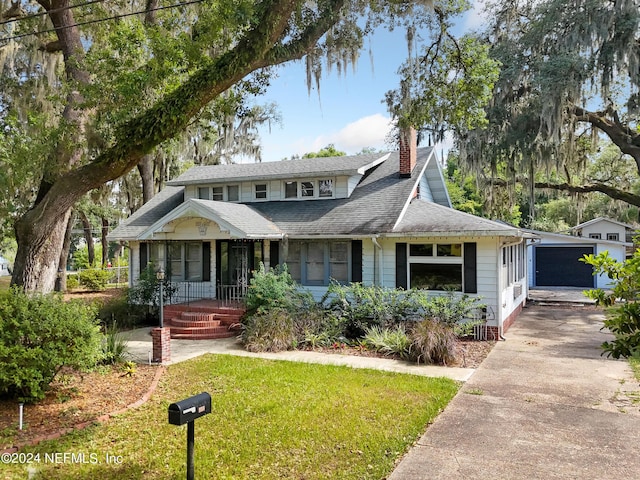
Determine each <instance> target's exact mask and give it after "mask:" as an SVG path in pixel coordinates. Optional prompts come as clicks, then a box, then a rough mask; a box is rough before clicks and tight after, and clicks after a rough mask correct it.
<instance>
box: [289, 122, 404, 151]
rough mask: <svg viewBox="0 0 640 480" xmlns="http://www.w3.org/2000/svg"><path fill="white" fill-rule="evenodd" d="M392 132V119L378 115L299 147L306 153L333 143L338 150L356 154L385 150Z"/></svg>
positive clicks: (352, 123) (348, 125)
mask: <svg viewBox="0 0 640 480" xmlns="http://www.w3.org/2000/svg"><path fill="white" fill-rule="evenodd" d="M390 130H391V119H390V118H389V117H386V116H384V115H382V114H380V113H376V114H374V115H368V116H366V117H362V118H360V119H358V120H356V121H355V122H351V123H349V124H347V125H345V126H344V127H343V128H342V129H340V130H338V131H336V132H331V133H326V134H323V135H320V136H318V137H316V138H315V139H314V140H312V141H311V143H307V144H306V145H305V146H302V145H299V144H298V145H297V146H300V147H302V148H303V149H304V152H315V151H318V150H320V149H322V148H324V147H326V146H327V145H329V144H331V143H332V144H334V145H335V146H336V148H337V149H338V150H346V152H347V153H348V154H355V153H357V152H359V151H361V150H362V149H363V148H365V147H373V148H377V149H382V148H385V140H386V137H387V134H388V133H389V131H390ZM304 152H302V153H304Z"/></svg>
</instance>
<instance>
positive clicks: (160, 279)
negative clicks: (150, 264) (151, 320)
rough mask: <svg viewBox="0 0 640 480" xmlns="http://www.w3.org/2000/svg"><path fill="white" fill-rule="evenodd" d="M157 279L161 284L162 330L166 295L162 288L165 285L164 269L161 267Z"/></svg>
mask: <svg viewBox="0 0 640 480" xmlns="http://www.w3.org/2000/svg"><path fill="white" fill-rule="evenodd" d="M156 278H157V279H158V283H159V284H160V302H159V303H160V328H163V327H164V294H163V292H162V287H163V284H164V268H162V267H160V268H159V269H158V271H157V272H156Z"/></svg>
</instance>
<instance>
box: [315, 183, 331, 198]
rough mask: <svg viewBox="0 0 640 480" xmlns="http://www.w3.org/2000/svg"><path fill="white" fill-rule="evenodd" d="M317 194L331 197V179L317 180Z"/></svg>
mask: <svg viewBox="0 0 640 480" xmlns="http://www.w3.org/2000/svg"><path fill="white" fill-rule="evenodd" d="M318 195H319V196H320V197H325V198H326V197H333V180H332V179H330V178H329V179H326V180H320V181H319V182H318Z"/></svg>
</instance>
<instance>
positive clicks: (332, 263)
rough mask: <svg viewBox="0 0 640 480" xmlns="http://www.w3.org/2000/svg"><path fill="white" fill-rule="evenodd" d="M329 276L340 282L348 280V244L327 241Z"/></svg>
mask: <svg viewBox="0 0 640 480" xmlns="http://www.w3.org/2000/svg"><path fill="white" fill-rule="evenodd" d="M329 276H330V277H331V278H333V279H334V280H337V281H338V282H341V283H346V282H348V281H349V244H348V243H347V242H331V243H329Z"/></svg>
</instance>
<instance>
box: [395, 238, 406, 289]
mask: <svg viewBox="0 0 640 480" xmlns="http://www.w3.org/2000/svg"><path fill="white" fill-rule="evenodd" d="M396 288H404V289H405V290H407V288H408V285H407V244H406V243H396Z"/></svg>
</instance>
